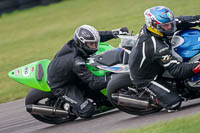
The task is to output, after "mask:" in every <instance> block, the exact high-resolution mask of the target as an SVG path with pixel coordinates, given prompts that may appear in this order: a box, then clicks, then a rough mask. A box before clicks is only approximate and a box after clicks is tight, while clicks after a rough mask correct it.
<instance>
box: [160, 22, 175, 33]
mask: <svg viewBox="0 0 200 133" xmlns="http://www.w3.org/2000/svg"><path fill="white" fill-rule="evenodd" d="M157 29H158V30H159V31H160V32H161V33H163V34H165V35H172V34H173V33H174V32H175V31H176V24H175V21H172V22H168V23H163V24H157Z"/></svg>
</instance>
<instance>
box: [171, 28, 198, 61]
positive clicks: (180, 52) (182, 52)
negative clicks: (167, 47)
mask: <svg viewBox="0 0 200 133" xmlns="http://www.w3.org/2000/svg"><path fill="white" fill-rule="evenodd" d="M173 39H174V44H173V45H174V46H172V47H173V51H174V52H175V53H174V54H175V56H176V57H178V59H179V60H180V61H183V62H187V61H189V60H190V59H191V58H192V57H194V56H195V55H197V54H198V53H199V52H200V30H198V29H189V30H185V31H183V32H180V33H179V34H178V36H175V37H174V38H173Z"/></svg>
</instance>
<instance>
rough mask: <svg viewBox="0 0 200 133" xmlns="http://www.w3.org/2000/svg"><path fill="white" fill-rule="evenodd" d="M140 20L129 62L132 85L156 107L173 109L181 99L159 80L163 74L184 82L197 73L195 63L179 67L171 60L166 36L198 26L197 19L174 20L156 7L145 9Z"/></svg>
mask: <svg viewBox="0 0 200 133" xmlns="http://www.w3.org/2000/svg"><path fill="white" fill-rule="evenodd" d="M144 16H145V25H144V26H143V28H142V29H141V31H140V33H139V37H138V39H137V42H136V45H135V47H134V48H133V49H132V51H131V54H130V58H129V67H130V76H131V79H132V83H133V84H134V85H136V87H137V88H146V89H148V91H149V92H150V93H151V94H153V95H154V96H156V100H155V101H156V102H157V104H159V105H160V106H162V107H164V108H166V109H167V110H170V109H175V107H176V106H177V105H178V104H179V103H180V102H181V98H180V96H179V95H178V94H177V93H176V91H175V90H172V87H170V86H169V84H168V83H167V82H166V81H163V80H162V79H160V78H159V76H160V75H162V74H163V72H164V71H165V70H167V71H168V72H169V73H170V74H171V75H172V76H174V77H175V78H178V79H186V78H189V77H192V76H193V75H195V74H197V73H198V72H199V70H200V64H199V63H190V64H189V63H182V62H179V61H178V60H177V59H176V58H175V57H173V56H172V53H171V45H170V36H172V35H173V33H174V32H175V31H176V30H184V29H187V28H190V27H194V26H198V25H199V24H200V15H196V16H179V17H176V18H175V17H174V15H173V13H172V11H171V10H170V9H169V8H167V7H164V6H156V7H152V8H149V9H147V10H146V11H145V12H144Z"/></svg>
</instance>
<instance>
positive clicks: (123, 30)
mask: <svg viewBox="0 0 200 133" xmlns="http://www.w3.org/2000/svg"><path fill="white" fill-rule="evenodd" d="M112 34H113V36H114V38H117V37H118V35H129V34H130V33H129V31H128V28H127V27H122V28H119V29H114V30H112Z"/></svg>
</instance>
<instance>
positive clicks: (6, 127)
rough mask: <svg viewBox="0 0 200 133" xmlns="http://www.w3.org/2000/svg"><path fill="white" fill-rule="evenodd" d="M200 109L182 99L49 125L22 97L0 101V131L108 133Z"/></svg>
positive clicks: (18, 132)
mask: <svg viewBox="0 0 200 133" xmlns="http://www.w3.org/2000/svg"><path fill="white" fill-rule="evenodd" d="M198 112H200V99H198V100H194V101H189V102H186V103H183V105H182V107H181V110H180V111H178V112H174V113H167V112H166V111H162V112H158V113H154V114H150V115H145V116H134V115H129V114H126V113H124V112H121V111H119V110H117V109H114V110H111V111H109V112H106V113H104V114H100V115H98V116H95V117H93V118H91V119H77V120H75V121H73V122H70V123H65V124H61V125H50V124H45V123H42V122H39V121H37V120H35V119H34V118H32V117H31V116H30V115H29V114H28V113H27V112H26V110H25V106H24V99H21V100H17V101H14V102H9V103H5V104H0V133H111V132H113V131H116V130H124V129H127V128H135V127H140V126H144V125H150V124H152V123H155V122H159V121H166V120H172V119H174V118H179V117H183V116H187V115H192V114H196V113H198Z"/></svg>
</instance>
